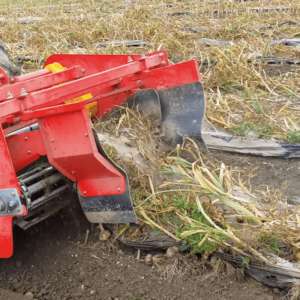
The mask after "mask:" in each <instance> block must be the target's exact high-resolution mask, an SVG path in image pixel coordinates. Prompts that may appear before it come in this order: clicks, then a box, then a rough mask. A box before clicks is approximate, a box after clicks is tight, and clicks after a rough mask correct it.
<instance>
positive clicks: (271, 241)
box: [258, 233, 280, 254]
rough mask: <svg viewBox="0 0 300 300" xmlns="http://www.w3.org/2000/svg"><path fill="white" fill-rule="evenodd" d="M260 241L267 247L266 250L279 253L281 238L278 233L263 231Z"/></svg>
mask: <svg viewBox="0 0 300 300" xmlns="http://www.w3.org/2000/svg"><path fill="white" fill-rule="evenodd" d="M258 242H259V243H260V244H261V245H262V246H265V247H267V248H266V249H265V250H266V251H272V252H274V253H276V254H279V253H280V251H279V248H278V245H279V242H280V238H279V237H278V236H277V235H276V234H268V233H261V236H260V237H259V239H258Z"/></svg>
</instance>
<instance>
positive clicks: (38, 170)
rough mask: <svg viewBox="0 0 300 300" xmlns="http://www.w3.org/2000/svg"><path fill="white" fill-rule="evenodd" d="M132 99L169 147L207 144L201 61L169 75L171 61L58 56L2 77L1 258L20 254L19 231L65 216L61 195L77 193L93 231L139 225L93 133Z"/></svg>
mask: <svg viewBox="0 0 300 300" xmlns="http://www.w3.org/2000/svg"><path fill="white" fill-rule="evenodd" d="M127 99H134V101H135V104H137V105H139V109H140V110H141V111H142V112H143V114H142V115H143V117H144V118H152V117H155V118H158V119H159V120H160V121H161V131H162V133H163V134H162V136H163V137H164V139H165V141H166V142H168V143H170V144H174V145H175V144H178V143H181V142H182V140H183V137H184V136H189V137H192V138H197V139H201V126H202V121H203V119H204V113H205V99H204V93H203V87H202V84H201V77H200V74H199V69H198V64H197V61H196V60H191V61H187V62H183V63H178V64H174V65H169V61H168V57H167V54H166V52H165V51H158V52H155V53H151V54H147V55H72V54H70V55H64V54H56V55H52V56H51V57H49V58H48V60H47V61H46V63H45V66H44V68H43V70H40V71H37V72H33V73H30V74H26V75H21V76H16V77H11V78H9V77H8V76H7V74H6V73H5V72H4V71H3V70H2V69H0V123H1V126H0V258H8V257H10V256H11V255H12V254H13V226H14V225H15V226H19V227H21V228H22V229H24V230H26V229H27V228H29V227H31V226H33V225H35V224H37V223H38V222H40V221H41V220H44V219H45V218H47V217H48V216H50V215H51V214H53V213H55V212H57V211H58V210H59V209H61V208H62V207H65V206H66V205H67V204H66V203H65V202H64V200H63V199H62V198H60V197H59V195H60V194H62V193H65V192H66V191H68V190H70V189H75V191H76V192H77V194H78V198H79V201H80V204H81V207H82V209H83V211H84V213H85V215H86V217H87V219H88V220H89V221H90V222H92V223H111V224H113V223H136V222H137V217H136V214H135V211H134V207H133V204H132V202H131V198H130V191H129V183H128V178H127V175H126V173H125V172H124V171H123V170H122V169H121V168H119V167H118V166H117V165H116V164H115V163H114V162H113V161H111V159H110V158H109V157H108V156H107V155H106V153H105V150H104V148H103V146H102V145H101V143H100V142H99V139H98V137H97V134H96V132H95V131H94V129H93V127H92V126H91V120H93V118H98V119H99V118H102V117H103V116H104V115H106V114H107V113H109V112H110V111H111V110H112V109H114V108H115V107H117V106H119V105H121V104H123V103H124V101H125V100H127ZM68 205H70V204H68Z"/></svg>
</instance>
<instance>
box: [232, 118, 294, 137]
mask: <svg viewBox="0 0 300 300" xmlns="http://www.w3.org/2000/svg"><path fill="white" fill-rule="evenodd" d="M231 129H232V130H233V131H234V132H235V133H236V134H237V135H238V136H245V135H246V133H247V132H248V131H249V130H252V131H254V132H256V133H257V134H258V135H259V136H263V137H271V136H272V133H273V131H274V128H273V127H272V126H271V125H269V124H266V125H261V126H259V124H258V121H255V122H254V123H249V122H245V123H244V124H242V125H235V126H232V127H231ZM299 138H300V135H299Z"/></svg>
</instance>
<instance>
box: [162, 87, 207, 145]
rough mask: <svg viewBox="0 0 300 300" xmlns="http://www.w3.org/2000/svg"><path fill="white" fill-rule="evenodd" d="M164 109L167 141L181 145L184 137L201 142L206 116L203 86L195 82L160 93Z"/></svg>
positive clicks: (164, 126) (163, 115)
mask: <svg viewBox="0 0 300 300" xmlns="http://www.w3.org/2000/svg"><path fill="white" fill-rule="evenodd" d="M158 94H159V98H160V104H161V109H162V132H163V134H164V136H165V141H166V142H169V143H171V144H173V145H176V144H181V143H182V141H183V137H185V136H187V137H191V138H195V139H198V140H201V128H202V123H203V120H204V114H205V97H204V91H203V86H202V84H201V83H200V82H194V83H190V84H185V85H181V86H177V87H174V88H170V89H165V90H160V91H158Z"/></svg>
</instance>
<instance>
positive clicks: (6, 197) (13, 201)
mask: <svg viewBox="0 0 300 300" xmlns="http://www.w3.org/2000/svg"><path fill="white" fill-rule="evenodd" d="M21 215H23V207H22V203H21V200H20V197H19V195H18V191H17V190H16V189H5V190H0V217H1V216H21Z"/></svg>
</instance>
